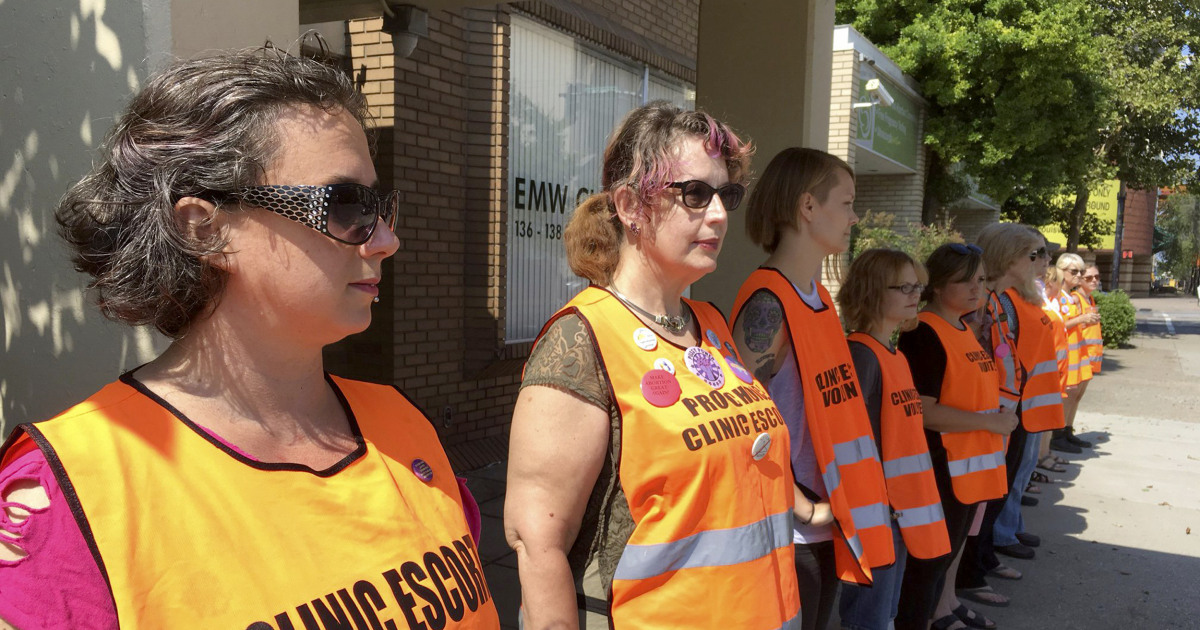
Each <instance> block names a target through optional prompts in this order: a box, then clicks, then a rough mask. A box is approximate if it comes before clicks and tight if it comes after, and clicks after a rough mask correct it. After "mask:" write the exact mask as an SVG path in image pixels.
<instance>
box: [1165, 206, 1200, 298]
mask: <svg viewBox="0 0 1200 630" xmlns="http://www.w3.org/2000/svg"><path fill="white" fill-rule="evenodd" d="M1159 229H1161V230H1162V233H1163V234H1165V235H1166V236H1167V238H1166V239H1165V242H1164V243H1163V244H1162V245H1163V247H1162V264H1161V265H1160V266H1159V269H1160V270H1162V271H1166V272H1168V273H1170V275H1171V277H1173V278H1175V279H1177V280H1181V281H1183V282H1184V284H1185V286H1184V288H1185V289H1186V290H1187V291H1188V292H1189V293H1190V292H1191V291H1192V290H1193V289H1195V279H1196V274H1197V271H1196V268H1197V262H1198V261H1200V196H1196V195H1190V194H1174V195H1171V196H1170V197H1168V198H1167V199H1166V200H1165V201H1164V202H1163V203H1162V204H1160V205H1159V207H1158V217H1157V218H1156V220H1155V230H1156V231H1157V230H1159Z"/></svg>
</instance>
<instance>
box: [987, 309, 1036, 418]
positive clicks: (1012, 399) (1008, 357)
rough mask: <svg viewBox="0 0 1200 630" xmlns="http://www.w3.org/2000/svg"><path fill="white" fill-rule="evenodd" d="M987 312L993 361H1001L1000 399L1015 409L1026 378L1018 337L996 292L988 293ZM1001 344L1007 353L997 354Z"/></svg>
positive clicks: (998, 362)
mask: <svg viewBox="0 0 1200 630" xmlns="http://www.w3.org/2000/svg"><path fill="white" fill-rule="evenodd" d="M987 312H988V314H989V315H990V316H991V319H992V330H991V333H992V334H991V337H992V357H993V360H996V359H999V360H996V367H997V368H999V369H1000V397H1001V398H1002V399H1004V402H1005V403H1006V406H1007V407H1010V408H1011V407H1015V406H1016V403H1017V401H1018V400H1019V399H1020V391H1021V386H1022V385H1023V384H1024V381H1025V378H1026V376H1025V374H1024V373H1023V371H1022V370H1021V369H1019V368H1020V363H1019V362H1018V361H1017V342H1016V335H1015V334H1014V333H1013V332H1012V325H1011V322H1009V321H1008V315H1007V314H1006V309H1005V308H1004V307H1003V305H1002V304H1001V303H1000V298H999V296H998V295H996V293H995V292H994V291H993V292H990V293H988V300H987ZM1001 344H1004V345H1007V346H1008V348H1009V349H1008V351H1007V352H996V349H997V348H999V347H1000V345H1001ZM1000 355H1003V356H1000Z"/></svg>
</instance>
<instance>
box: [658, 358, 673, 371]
mask: <svg viewBox="0 0 1200 630" xmlns="http://www.w3.org/2000/svg"><path fill="white" fill-rule="evenodd" d="M654 369H656V370H662V371H664V372H667V373H669V374H674V373H675V364H674V363H671V361H670V359H664V358H662V357H659V358H657V359H655V360H654Z"/></svg>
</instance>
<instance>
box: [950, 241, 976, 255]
mask: <svg viewBox="0 0 1200 630" xmlns="http://www.w3.org/2000/svg"><path fill="white" fill-rule="evenodd" d="M946 244H947V245H949V246H950V251H952V252H954V253H955V254H961V255H963V256H969V255H971V254H975V255H976V256H982V255H983V250H982V249H979V247H978V246H977V245H970V244H967V243H946Z"/></svg>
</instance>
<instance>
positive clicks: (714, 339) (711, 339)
mask: <svg viewBox="0 0 1200 630" xmlns="http://www.w3.org/2000/svg"><path fill="white" fill-rule="evenodd" d="M704 336H705V337H708V343H711V344H712V345H713V347H715V348H716V349H718V350H720V349H721V338H720V337H718V336H717V333H715V332H713V330H712V329H711V328H709V329H708V331H706V332H705V333H704Z"/></svg>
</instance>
